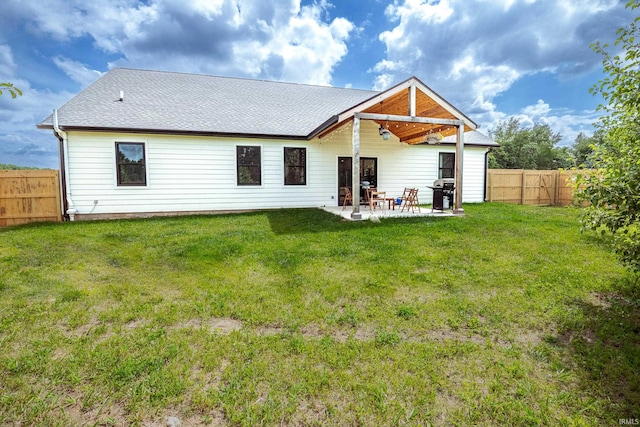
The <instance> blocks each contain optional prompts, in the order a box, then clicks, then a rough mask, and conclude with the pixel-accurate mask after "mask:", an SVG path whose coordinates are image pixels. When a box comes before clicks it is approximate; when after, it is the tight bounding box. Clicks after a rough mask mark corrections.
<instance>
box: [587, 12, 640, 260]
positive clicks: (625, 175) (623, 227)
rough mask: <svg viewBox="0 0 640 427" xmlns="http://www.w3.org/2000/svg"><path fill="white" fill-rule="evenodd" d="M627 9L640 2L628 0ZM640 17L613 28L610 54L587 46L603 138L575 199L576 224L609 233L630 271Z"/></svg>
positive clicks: (639, 215)
mask: <svg viewBox="0 0 640 427" xmlns="http://www.w3.org/2000/svg"><path fill="white" fill-rule="evenodd" d="M626 7H627V9H631V10H634V9H637V8H638V7H640V3H639V0H631V1H629V2H628V3H627V5H626ZM639 24H640V16H638V17H636V18H635V19H634V20H633V22H632V23H631V24H630V25H628V26H626V27H623V28H620V29H619V30H618V32H617V35H618V38H617V40H616V42H615V46H617V47H619V48H620V49H621V52H622V53H621V54H616V55H613V54H611V53H610V52H609V50H608V49H609V46H608V45H606V44H605V45H601V44H600V43H596V44H594V45H592V48H593V49H594V50H595V51H596V52H597V53H599V54H601V55H602V56H603V60H602V65H603V67H604V72H605V75H606V77H605V78H604V79H602V80H600V81H599V82H598V84H596V85H594V86H593V87H592V89H591V92H592V93H593V94H600V95H602V97H603V99H604V100H605V101H606V104H601V105H600V106H599V107H598V109H599V110H600V111H603V113H604V115H603V117H602V118H601V121H600V123H599V124H598V125H597V126H598V127H599V129H600V130H601V131H602V133H603V135H604V138H603V141H602V143H601V144H600V145H598V146H595V147H594V152H593V155H592V156H591V160H592V161H593V162H594V166H596V168H597V170H596V171H595V172H594V173H592V174H586V173H585V174H584V175H582V176H581V177H580V179H579V180H578V182H579V184H583V185H584V186H585V188H584V189H583V190H579V191H578V200H580V201H582V202H587V203H588V204H589V206H588V207H586V208H585V209H584V212H583V216H582V219H581V221H582V226H583V228H584V229H585V230H596V231H600V232H601V233H603V234H607V235H610V236H612V241H613V244H614V250H615V251H616V253H617V255H618V257H619V259H620V260H621V261H622V262H623V263H624V264H625V265H626V266H627V267H628V268H630V269H631V270H634V271H636V272H639V271H640V223H639V221H640V91H638V87H640V45H639V44H638V41H637V40H640V31H639V27H638V25H639Z"/></svg>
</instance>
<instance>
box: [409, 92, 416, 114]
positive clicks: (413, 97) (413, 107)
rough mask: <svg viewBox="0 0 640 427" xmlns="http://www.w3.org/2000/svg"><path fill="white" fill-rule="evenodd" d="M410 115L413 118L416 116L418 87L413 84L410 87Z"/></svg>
mask: <svg viewBox="0 0 640 427" xmlns="http://www.w3.org/2000/svg"><path fill="white" fill-rule="evenodd" d="M409 115H410V116H411V117H415V116H416V85H415V84H412V85H411V86H410V87H409Z"/></svg>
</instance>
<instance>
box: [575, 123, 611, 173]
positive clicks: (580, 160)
mask: <svg viewBox="0 0 640 427" xmlns="http://www.w3.org/2000/svg"><path fill="white" fill-rule="evenodd" d="M603 140H604V134H603V132H602V130H601V129H598V130H596V132H595V133H594V134H593V136H587V135H585V134H584V133H582V132H580V133H579V134H578V136H577V137H576V140H575V141H574V143H573V145H572V146H571V150H570V155H571V163H572V165H571V166H573V167H577V168H580V169H590V168H593V167H594V164H593V160H592V159H591V157H592V155H593V152H594V150H595V148H596V146H598V145H601V144H602V142H603Z"/></svg>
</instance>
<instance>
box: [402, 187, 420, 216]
mask: <svg viewBox="0 0 640 427" xmlns="http://www.w3.org/2000/svg"><path fill="white" fill-rule="evenodd" d="M401 206H402V209H400V212H404V210H405V209H406V210H407V212H408V211H409V209H411V213H414V212H415V210H416V208H417V209H418V212H420V203H419V202H418V189H417V188H405V189H404V193H402V204H401Z"/></svg>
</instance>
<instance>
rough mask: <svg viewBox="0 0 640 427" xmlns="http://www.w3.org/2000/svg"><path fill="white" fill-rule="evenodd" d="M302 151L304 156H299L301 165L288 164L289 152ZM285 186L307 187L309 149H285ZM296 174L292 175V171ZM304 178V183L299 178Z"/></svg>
mask: <svg viewBox="0 0 640 427" xmlns="http://www.w3.org/2000/svg"><path fill="white" fill-rule="evenodd" d="M288 150H291V151H301V152H302V155H301V156H297V157H298V161H299V163H298V164H296V163H287V160H291V157H289V158H288V159H287V151H288ZM283 153H284V185H307V148H306V147H284V150H283ZM292 170H293V171H295V172H294V173H290V172H291V171H292ZM299 177H302V182H300V181H298V178H299Z"/></svg>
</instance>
